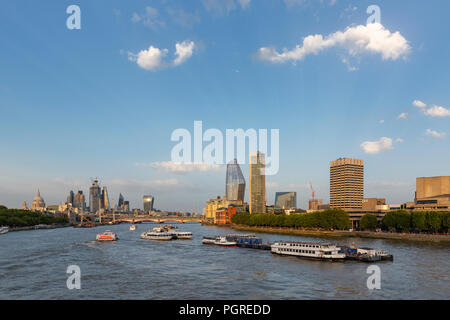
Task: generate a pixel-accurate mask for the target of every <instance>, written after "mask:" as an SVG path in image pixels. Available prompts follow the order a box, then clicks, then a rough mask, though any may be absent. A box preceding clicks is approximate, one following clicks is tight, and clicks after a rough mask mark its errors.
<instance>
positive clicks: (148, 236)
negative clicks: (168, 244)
mask: <svg viewBox="0 0 450 320" xmlns="http://www.w3.org/2000/svg"><path fill="white" fill-rule="evenodd" d="M172 238H173V234H172V233H171V232H155V231H147V232H143V233H141V239H144V240H158V241H168V240H172Z"/></svg>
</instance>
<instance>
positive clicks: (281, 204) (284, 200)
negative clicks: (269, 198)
mask: <svg viewBox="0 0 450 320" xmlns="http://www.w3.org/2000/svg"><path fill="white" fill-rule="evenodd" d="M275 207H278V208H281V209H289V208H296V207H297V192H277V193H275Z"/></svg>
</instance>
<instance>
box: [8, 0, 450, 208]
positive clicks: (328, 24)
mask: <svg viewBox="0 0 450 320" xmlns="http://www.w3.org/2000/svg"><path fill="white" fill-rule="evenodd" d="M232 2H233V3H234V6H231V7H224V6H220V5H217V2H215V1H212V2H210V3H216V6H213V5H210V6H207V5H205V2H204V1H203V2H202V1H198V2H196V3H191V4H189V5H188V4H185V3H182V2H181V3H178V4H174V3H166V2H164V1H154V2H151V3H149V2H148V1H136V2H133V3H132V4H127V6H125V4H123V3H121V2H119V1H96V2H88V1H79V2H77V4H78V5H79V6H80V8H81V11H82V17H83V18H82V19H83V22H82V27H81V30H68V29H67V28H66V25H65V19H66V18H67V14H66V12H65V10H66V7H67V5H68V4H69V3H65V2H64V3H58V4H56V5H55V4H53V3H41V4H39V5H38V4H35V3H30V4H25V3H5V4H4V7H3V10H2V12H0V19H1V20H2V21H4V22H5V23H6V24H8V25H10V26H11V28H4V29H3V30H0V35H1V37H2V39H3V40H4V50H3V51H2V52H0V58H1V59H0V67H1V69H2V77H0V111H1V113H2V114H3V115H5V119H8V121H5V123H4V125H3V126H2V127H1V128H0V137H1V138H0V141H1V142H0V143H1V145H2V150H5V152H4V153H3V154H2V157H1V158H0V204H4V205H6V206H8V207H16V208H20V207H21V205H22V202H23V201H24V200H26V201H27V203H28V204H30V203H31V201H32V199H33V198H34V197H35V195H36V190H37V189H40V191H41V194H42V195H43V197H44V198H45V201H46V203H47V205H51V204H59V203H60V202H62V201H65V199H66V198H67V195H68V194H69V192H70V190H73V191H74V192H75V193H76V192H77V191H78V190H83V193H84V196H85V197H86V202H88V201H89V200H88V196H89V185H90V180H89V177H92V176H99V177H101V181H102V184H103V185H106V186H108V193H109V195H110V200H111V201H112V200H113V199H114V201H112V202H114V204H116V203H117V200H118V199H117V196H118V194H119V193H122V194H124V195H125V196H126V199H127V201H130V206H131V207H132V208H133V207H140V206H141V205H142V196H143V195H145V194H152V195H155V197H157V199H158V208H160V209H166V210H171V211H177V210H186V211H192V210H195V211H197V212H201V209H202V208H203V206H204V201H205V199H209V198H213V197H215V196H216V195H222V194H223V179H224V175H225V171H226V166H219V167H216V166H210V167H206V166H203V167H202V166H197V167H189V166H176V165H174V164H172V163H170V152H171V149H172V148H173V146H174V143H173V142H172V141H171V140H170V137H171V133H172V132H173V131H174V130H175V129H177V128H192V122H193V121H195V120H202V121H203V124H204V126H205V127H207V128H217V129H219V130H220V131H222V132H225V130H226V129H237V128H243V129H244V130H246V129H249V128H255V129H259V128H269V129H271V128H275V129H280V170H279V172H278V174H277V175H274V176H267V177H266V194H267V202H268V203H269V204H272V203H274V197H275V192H277V191H283V190H290V191H293V192H297V205H298V206H299V207H301V208H307V207H308V200H309V199H310V198H311V196H310V191H309V186H308V183H309V182H310V181H311V182H312V183H313V185H314V188H315V189H316V197H317V198H318V199H323V201H324V203H329V164H328V163H329V161H331V160H333V159H338V158H340V157H349V158H357V159H362V160H364V163H365V172H364V174H365V176H364V180H365V186H364V195H365V197H383V198H386V201H387V202H389V203H402V202H406V201H412V200H413V198H414V191H415V179H416V177H431V176H441V175H448V173H449V171H448V170H449V169H448V163H447V162H448V161H447V160H446V159H447V158H448V157H449V155H450V148H449V140H448V134H449V133H450V132H449V130H448V128H449V114H450V113H449V111H448V110H449V108H450V93H449V92H448V88H447V84H448V83H450V74H449V73H448V72H447V71H446V70H448V69H449V68H450V61H449V60H448V51H449V49H450V45H449V44H447V43H446V42H445V41H442V39H445V38H446V34H445V30H448V29H449V28H450V22H449V21H448V19H446V16H445V13H446V12H447V11H448V10H447V9H449V8H450V4H448V3H442V4H441V10H436V7H433V6H430V7H424V6H423V5H420V4H418V3H410V2H408V3H407V4H405V3H404V2H403V3H402V2H401V1H400V2H392V1H378V2H377V5H379V7H380V9H381V24H382V26H383V28H384V29H380V28H379V27H376V26H369V27H367V26H366V20H367V18H368V14H367V13H366V9H367V7H368V6H369V5H372V4H373V3H372V2H370V1H358V2H354V3H352V2H346V1H339V0H338V1H335V2H333V5H332V4H331V2H328V1H323V2H320V1H302V2H300V1H299V2H296V1H293V2H291V5H288V4H287V2H286V1H279V2H277V3H276V4H274V3H272V2H269V1H258V2H256V1H248V2H247V3H248V4H247V5H246V6H241V5H240V4H239V3H238V2H237V1H232ZM148 7H151V8H153V9H156V11H154V10H153V11H152V12H156V16H148V12H149V11H147V10H146V8H148ZM11 12H13V13H14V14H13V15H11ZM19 13H20V17H21V19H20V21H21V22H20V24H21V27H16V26H17V21H16V20H14V19H13V16H16V15H19ZM100 13H101V15H100ZM183 13H185V14H183ZM417 17H420V19H416V18H417ZM411 21H414V23H412V22H411ZM377 28H378V29H377ZM373 34H376V35H379V34H385V35H386V34H387V35H388V39H390V40H392V41H391V42H389V41H387V42H385V43H383V45H382V46H381V48H377V49H376V50H372V51H371V50H362V49H360V48H358V50H354V51H351V49H352V48H353V47H352V46H351V45H352V42H351V37H350V35H364V36H367V37H369V38H370V36H371V35H373ZM312 35H320V36H322V39H328V40H329V41H328V42H326V43H325V42H322V43H319V44H321V47H320V48H315V49H317V50H316V51H314V50H313V51H308V50H307V49H306V47H305V46H304V43H303V39H305V38H308V37H310V36H312ZM337 35H342V36H343V37H347V38H346V39H347V42H339V41H338V40H337ZM430 35H432V36H430ZM308 39H310V38H308ZM393 43H394V44H395V45H393ZM390 45H392V46H390ZM297 46H298V48H299V50H297V51H296V50H295V48H296V47H297ZM151 47H153V48H154V49H155V50H156V49H157V50H156V51H155V50H150V48H151ZM282 48H287V52H288V53H289V54H288V55H283V54H282V52H283V51H282ZM313 49H314V48H313ZM158 50H159V51H158ZM152 52H160V54H161V55H160V56H159V58H160V59H159V60H158V59H156V60H152V59H151V58H152V56H151V53H152ZM152 62H153V64H152ZM158 62H160V64H158ZM218 114H220V115H222V116H220V117H219V116H218ZM228 115H229V116H228ZM149 119H151V120H152V121H149ZM154 119H158V121H154ZM224 120H225V121H224ZM19 124H20V126H21V129H20V130H18V125H19ZM93 136H95V139H93V138H92V137H93ZM430 155H438V156H430ZM247 167H248V166H247V165H245V166H244V165H242V166H241V168H242V173H243V175H244V177H249V172H248V168H247ZM247 181H248V180H247ZM248 194H249V193H248V189H247V191H246V199H245V200H246V201H248ZM111 195H113V196H112V197H111Z"/></svg>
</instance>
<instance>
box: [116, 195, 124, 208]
mask: <svg viewBox="0 0 450 320" xmlns="http://www.w3.org/2000/svg"><path fill="white" fill-rule="evenodd" d="M123 201H124V198H123V195H122V194H121V193H120V194H119V202H117V208H118V209H121V208H122V206H123Z"/></svg>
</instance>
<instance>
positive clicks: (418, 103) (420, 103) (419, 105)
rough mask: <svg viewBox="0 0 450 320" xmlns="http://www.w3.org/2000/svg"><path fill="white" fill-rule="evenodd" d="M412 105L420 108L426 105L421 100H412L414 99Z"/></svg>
mask: <svg viewBox="0 0 450 320" xmlns="http://www.w3.org/2000/svg"><path fill="white" fill-rule="evenodd" d="M413 105H414V106H415V107H417V108H421V109H422V108H426V107H427V105H426V104H425V103H423V102H422V101H420V100H414V101H413Z"/></svg>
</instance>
